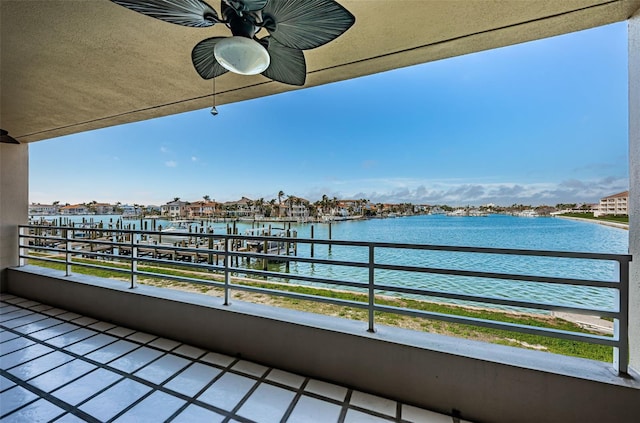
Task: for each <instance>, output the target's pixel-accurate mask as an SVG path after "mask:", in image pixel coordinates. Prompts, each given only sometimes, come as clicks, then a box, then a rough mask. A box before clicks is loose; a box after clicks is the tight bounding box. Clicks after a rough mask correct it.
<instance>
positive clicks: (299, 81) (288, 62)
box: [260, 37, 307, 86]
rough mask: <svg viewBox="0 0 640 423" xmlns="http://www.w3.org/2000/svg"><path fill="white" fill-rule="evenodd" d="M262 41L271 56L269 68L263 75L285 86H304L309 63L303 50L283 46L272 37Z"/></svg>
mask: <svg viewBox="0 0 640 423" xmlns="http://www.w3.org/2000/svg"><path fill="white" fill-rule="evenodd" d="M260 41H261V42H262V43H263V45H265V46H266V47H267V51H268V52H269V56H271V63H270V64H269V67H268V68H267V69H266V70H265V71H264V72H262V74H263V75H264V76H266V77H267V78H271V79H273V80H274V81H278V82H282V83H284V84H289V85H297V86H302V85H304V83H305V80H306V78H307V63H306V61H305V59H304V54H303V53H302V50H298V49H295V48H289V47H286V46H283V45H282V44H280V43H279V42H277V41H276V40H275V39H273V38H272V37H265V38H263V39H262V40H260Z"/></svg>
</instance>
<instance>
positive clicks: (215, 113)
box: [211, 76, 218, 116]
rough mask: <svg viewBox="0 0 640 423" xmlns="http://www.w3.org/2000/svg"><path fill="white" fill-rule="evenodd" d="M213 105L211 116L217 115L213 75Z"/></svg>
mask: <svg viewBox="0 0 640 423" xmlns="http://www.w3.org/2000/svg"><path fill="white" fill-rule="evenodd" d="M211 79H213V95H212V97H213V107H212V108H211V114H212V115H213V116H217V115H218V109H216V78H215V76H214V77H213V78H211Z"/></svg>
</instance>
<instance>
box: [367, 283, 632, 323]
mask: <svg viewBox="0 0 640 423" xmlns="http://www.w3.org/2000/svg"><path fill="white" fill-rule="evenodd" d="M375 289H376V290H381V291H388V292H399V293H403V294H414V295H425V296H429V297H438V298H449V299H453V300H461V301H473V302H477V303H487V304H499V305H505V306H512V307H522V308H532V309H538V310H549V311H560V312H565V313H576V314H585V315H589V314H597V315H599V316H604V317H612V318H616V317H618V315H619V313H618V312H617V311H612V310H605V309H593V308H586V307H578V306H569V305H562V304H550V303H540V302H532V301H523V300H508V299H505V298H497V297H484V296H477V295H472V294H455V293H452V292H445V291H434V290H428V289H420V288H404V287H395V286H390V285H378V284H376V285H375Z"/></svg>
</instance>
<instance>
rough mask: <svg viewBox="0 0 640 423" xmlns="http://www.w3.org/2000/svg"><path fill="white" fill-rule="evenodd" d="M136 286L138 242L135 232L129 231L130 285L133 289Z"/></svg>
mask: <svg viewBox="0 0 640 423" xmlns="http://www.w3.org/2000/svg"><path fill="white" fill-rule="evenodd" d="M137 286H138V244H137V243H136V234H134V233H133V232H131V286H130V287H129V288H130V289H134V288H136V287H137Z"/></svg>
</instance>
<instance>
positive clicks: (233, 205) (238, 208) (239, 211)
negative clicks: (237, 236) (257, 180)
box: [224, 197, 256, 218]
mask: <svg viewBox="0 0 640 423" xmlns="http://www.w3.org/2000/svg"><path fill="white" fill-rule="evenodd" d="M224 209H225V214H226V215H227V216H229V217H245V218H246V217H253V216H254V215H255V213H256V207H255V201H253V200H252V199H250V198H247V197H242V198H241V199H239V200H237V201H227V202H226V203H224Z"/></svg>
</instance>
